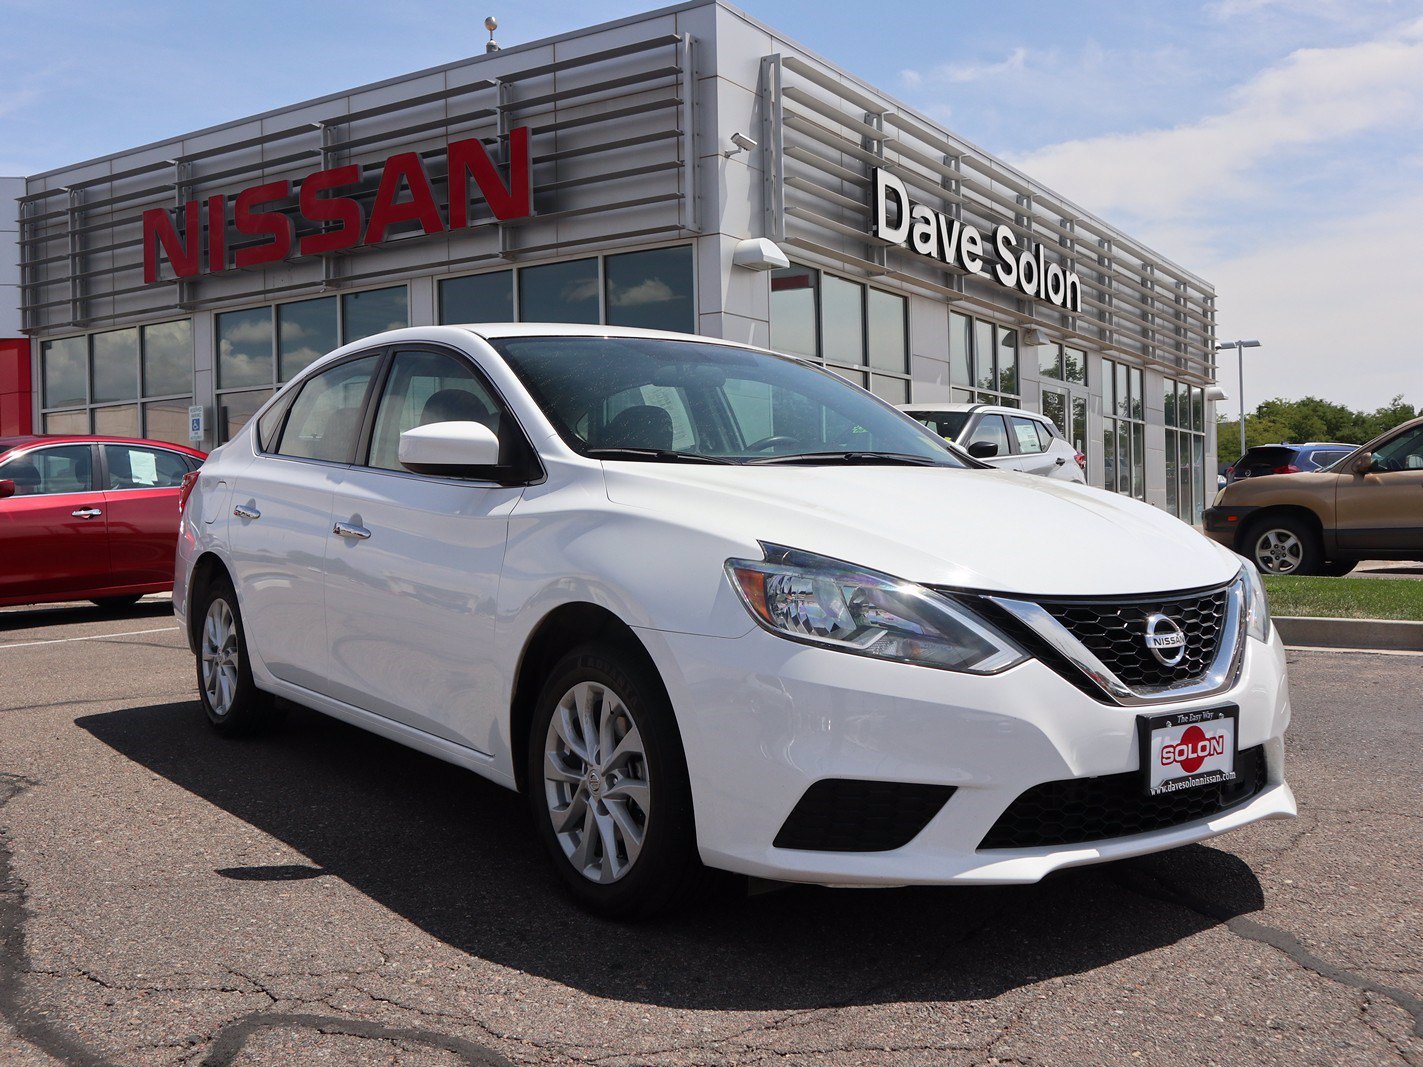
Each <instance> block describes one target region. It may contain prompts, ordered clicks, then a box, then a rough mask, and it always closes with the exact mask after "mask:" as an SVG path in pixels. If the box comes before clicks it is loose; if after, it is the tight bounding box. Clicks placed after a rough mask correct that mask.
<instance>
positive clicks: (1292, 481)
mask: <svg viewBox="0 0 1423 1067" xmlns="http://www.w3.org/2000/svg"><path fill="white" fill-rule="evenodd" d="M1338 479H1339V475H1338V473H1337V472H1332V471H1299V472H1297V473H1295V474H1262V475H1257V476H1256V477H1254V478H1241V479H1239V480H1237V481H1234V482H1231V483H1230V484H1229V485H1227V486H1226V487H1225V489H1224V490H1222V493H1221V496H1220V499H1219V500H1218V501H1217V502H1216V507H1243V506H1245V505H1248V504H1252V503H1254V502H1255V501H1256V500H1257V499H1259V498H1261V497H1275V496H1279V495H1280V494H1282V493H1283V494H1289V493H1299V494H1301V495H1305V496H1311V497H1313V496H1318V495H1320V494H1321V493H1323V494H1328V493H1330V492H1332V491H1333V489H1334V483H1335V482H1336V481H1338Z"/></svg>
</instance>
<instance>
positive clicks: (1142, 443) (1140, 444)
mask: <svg viewBox="0 0 1423 1067" xmlns="http://www.w3.org/2000/svg"><path fill="white" fill-rule="evenodd" d="M1131 495H1132V496H1134V497H1136V498H1137V499H1138V500H1145V499H1146V427H1145V426H1143V425H1142V424H1141V423H1139V422H1138V423H1133V424H1132V428H1131Z"/></svg>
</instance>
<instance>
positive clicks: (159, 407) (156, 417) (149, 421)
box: [143, 396, 193, 445]
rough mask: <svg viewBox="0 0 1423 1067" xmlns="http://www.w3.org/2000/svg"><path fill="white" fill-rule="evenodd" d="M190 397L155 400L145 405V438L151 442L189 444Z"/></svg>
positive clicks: (191, 399) (191, 400)
mask: <svg viewBox="0 0 1423 1067" xmlns="http://www.w3.org/2000/svg"><path fill="white" fill-rule="evenodd" d="M192 402H193V398H192V397H190V396H181V397H179V398H178V399H176V400H153V401H150V402H149V403H147V404H144V405H143V436H144V437H147V438H148V439H149V440H150V441H172V442H173V443H174V444H178V445H186V444H188V407H189V405H191V404H192Z"/></svg>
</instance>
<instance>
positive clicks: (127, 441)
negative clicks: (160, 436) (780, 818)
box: [0, 433, 207, 459]
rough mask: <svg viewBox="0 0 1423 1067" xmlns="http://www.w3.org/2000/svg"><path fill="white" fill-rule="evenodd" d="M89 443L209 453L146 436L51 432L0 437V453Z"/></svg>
mask: <svg viewBox="0 0 1423 1067" xmlns="http://www.w3.org/2000/svg"><path fill="white" fill-rule="evenodd" d="M87 444H101V445H102V444H110V445H149V446H151V447H153V448H166V449H169V450H170V451H173V452H182V453H184V454H185V455H189V456H196V457H197V458H199V459H202V458H204V457H205V456H206V455H207V453H205V452H200V451H198V450H197V449H196V448H190V447H189V446H188V445H179V444H174V443H173V442H172V441H154V440H151V439H149V438H145V437H109V436H106V435H104V434H92V433H49V434H39V433H33V434H26V435H21V436H16V437H0V455H4V454H5V453H7V452H13V451H15V450H17V449H22V448H34V447H36V446H38V445H87Z"/></svg>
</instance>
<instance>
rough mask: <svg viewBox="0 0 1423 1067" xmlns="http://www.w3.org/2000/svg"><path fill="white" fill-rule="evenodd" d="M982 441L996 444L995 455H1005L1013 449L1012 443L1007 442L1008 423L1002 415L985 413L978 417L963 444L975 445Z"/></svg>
mask: <svg viewBox="0 0 1423 1067" xmlns="http://www.w3.org/2000/svg"><path fill="white" fill-rule="evenodd" d="M983 442H987V443H988V444H991V445H997V446H998V451H997V452H996V453H995V454H994V455H996V456H1006V455H1009V454H1010V453H1011V452H1012V451H1013V447H1012V445H1010V444H1009V443H1008V425H1007V423H1006V422H1004V420H1003V416H1002V415H985V416H983V418H981V419H979V420H978V424H977V425H976V426H974V428H973V432H972V433H970V434H969V436H968V440H967V441H966V442H965V444H966V445H976V444H981V443H983ZM984 458H986V459H991V458H993V457H984Z"/></svg>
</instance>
